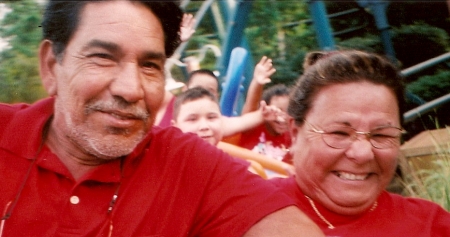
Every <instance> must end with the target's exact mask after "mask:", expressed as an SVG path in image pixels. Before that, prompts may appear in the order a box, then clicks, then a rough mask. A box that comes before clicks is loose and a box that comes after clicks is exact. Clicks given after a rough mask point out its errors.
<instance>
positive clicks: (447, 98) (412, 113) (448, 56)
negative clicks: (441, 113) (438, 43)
mask: <svg viewBox="0 0 450 237" xmlns="http://www.w3.org/2000/svg"><path fill="white" fill-rule="evenodd" d="M448 60H450V52H448V53H445V54H442V55H440V56H438V57H435V58H432V59H429V60H427V61H424V62H422V63H419V64H417V65H414V66H412V67H409V68H406V69H404V70H402V71H401V75H402V76H404V77H407V76H410V75H412V74H414V73H417V72H420V71H422V70H425V69H427V68H429V67H432V66H434V65H437V64H439V63H442V62H445V61H448ZM448 102H450V94H447V95H444V96H441V97H439V98H437V99H435V100H432V101H430V102H427V103H425V104H422V105H420V106H418V107H417V108H414V109H412V110H409V111H408V112H406V113H404V114H403V118H404V121H405V123H407V122H411V121H413V120H414V119H416V118H418V117H420V116H422V115H423V114H425V113H427V112H429V111H431V110H433V109H435V108H437V107H439V106H441V105H443V104H446V103H448Z"/></svg>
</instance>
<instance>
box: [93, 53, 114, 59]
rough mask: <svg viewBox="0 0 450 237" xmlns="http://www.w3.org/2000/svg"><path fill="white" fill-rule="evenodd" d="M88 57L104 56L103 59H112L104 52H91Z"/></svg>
mask: <svg viewBox="0 0 450 237" xmlns="http://www.w3.org/2000/svg"><path fill="white" fill-rule="evenodd" d="M88 58H104V59H112V56H111V55H109V54H106V53H93V54H90V55H88Z"/></svg>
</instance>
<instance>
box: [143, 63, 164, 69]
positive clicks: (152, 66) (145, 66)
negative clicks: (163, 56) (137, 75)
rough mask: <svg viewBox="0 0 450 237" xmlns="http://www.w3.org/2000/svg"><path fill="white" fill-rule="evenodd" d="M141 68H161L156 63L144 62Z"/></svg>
mask: <svg viewBox="0 0 450 237" xmlns="http://www.w3.org/2000/svg"><path fill="white" fill-rule="evenodd" d="M142 67H143V68H145V69H146V70H154V69H156V70H159V69H161V67H160V66H159V65H158V64H157V63H154V62H145V63H143V64H142Z"/></svg>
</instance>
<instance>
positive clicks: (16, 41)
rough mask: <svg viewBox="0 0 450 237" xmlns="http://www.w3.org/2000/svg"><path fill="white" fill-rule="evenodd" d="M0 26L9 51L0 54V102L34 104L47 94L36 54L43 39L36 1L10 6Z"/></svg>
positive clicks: (30, 0) (39, 10)
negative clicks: (41, 80)
mask: <svg viewBox="0 0 450 237" xmlns="http://www.w3.org/2000/svg"><path fill="white" fill-rule="evenodd" d="M7 6H8V7H9V8H10V9H11V12H9V13H8V14H7V15H6V16H5V18H4V19H3V20H2V22H1V24H0V36H1V37H2V38H5V39H8V43H9V48H8V49H6V50H4V51H2V52H1V53H0V60H1V61H0V62H1V63H0V75H2V77H1V78H0V101H2V102H8V103H13V102H28V103H32V102H34V101H36V100H38V99H40V98H42V97H44V96H45V95H46V93H45V92H44V90H43V88H42V86H41V82H40V79H39V71H38V59H37V51H38V45H39V42H40V40H41V38H42V33H41V28H40V27H39V25H40V22H41V7H40V5H38V4H37V3H36V2H35V1H33V0H23V1H14V2H9V3H7Z"/></svg>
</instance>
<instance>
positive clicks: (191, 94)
mask: <svg viewBox="0 0 450 237" xmlns="http://www.w3.org/2000/svg"><path fill="white" fill-rule="evenodd" d="M202 98H207V99H210V100H211V101H214V102H215V103H216V104H217V105H219V103H218V102H217V98H216V97H215V96H214V95H213V94H212V93H211V92H210V91H209V90H207V89H205V88H202V87H194V88H191V89H188V90H186V91H184V92H182V93H180V94H179V95H177V98H176V99H175V102H174V105H173V120H177V118H178V115H179V113H180V109H181V106H182V105H183V104H184V103H186V102H190V101H194V100H198V99H202Z"/></svg>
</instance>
